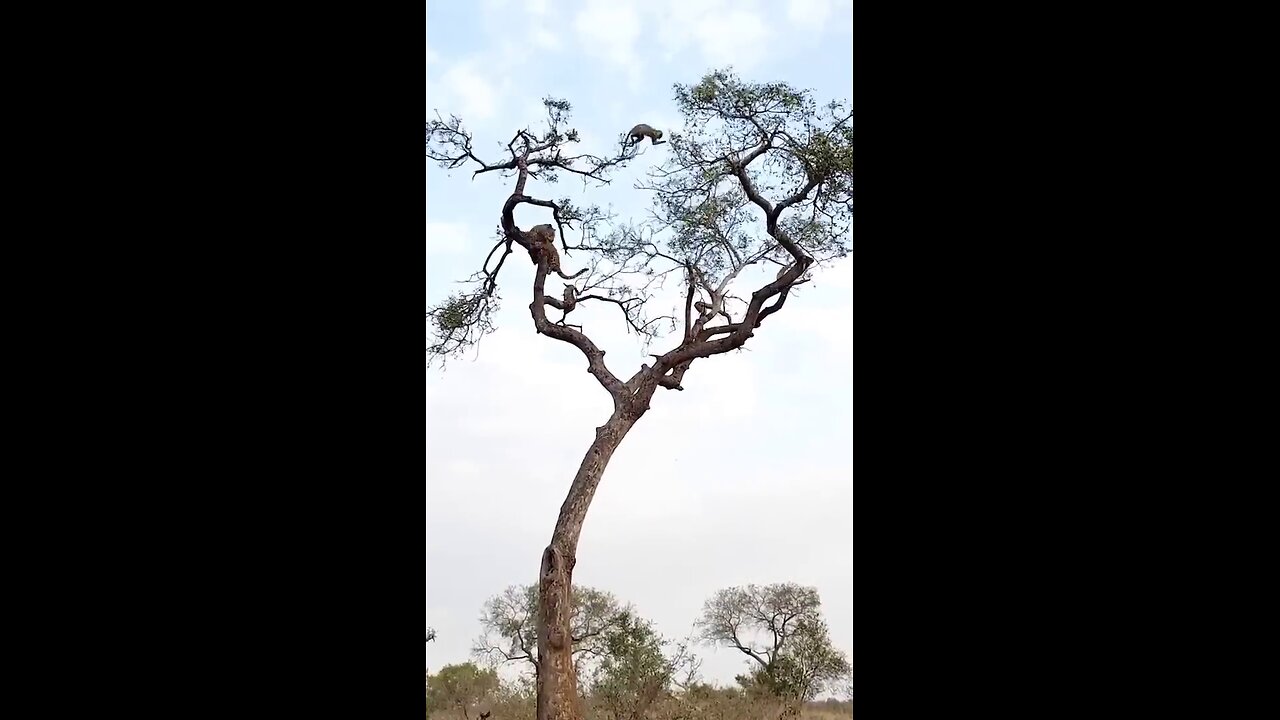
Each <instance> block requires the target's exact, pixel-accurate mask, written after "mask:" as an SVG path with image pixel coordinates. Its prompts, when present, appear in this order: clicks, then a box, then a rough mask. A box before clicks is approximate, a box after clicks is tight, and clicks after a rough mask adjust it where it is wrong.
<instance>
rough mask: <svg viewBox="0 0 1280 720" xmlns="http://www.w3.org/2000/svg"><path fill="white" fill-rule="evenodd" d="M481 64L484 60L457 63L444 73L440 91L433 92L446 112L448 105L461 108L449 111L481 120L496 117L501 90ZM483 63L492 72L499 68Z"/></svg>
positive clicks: (466, 117)
mask: <svg viewBox="0 0 1280 720" xmlns="http://www.w3.org/2000/svg"><path fill="white" fill-rule="evenodd" d="M478 65H481V64H480V63H477V62H474V61H469V60H468V61H462V62H459V63H455V64H454V65H452V66H450V67H449V69H448V70H445V71H444V73H443V74H442V75H441V76H440V82H439V84H438V88H439V91H440V92H438V93H437V92H433V93H432V95H433V97H432V101H433V102H435V104H436V106H437V107H440V108H441V109H442V112H444V110H443V109H444V108H446V107H448V108H457V109H456V110H453V109H450V110H449V111H448V112H454V113H456V114H458V115H460V116H461V117H462V118H463V119H464V120H470V121H474V122H477V123H479V122H484V121H486V120H489V119H490V118H493V117H494V115H495V114H496V113H497V111H498V106H499V103H500V96H499V90H498V88H497V87H495V84H494V83H493V82H491V81H490V79H489V78H487V77H485V75H484V73H483V72H482V71H480V70H479V69H478V68H477V66H478ZM483 66H485V67H488V68H489V71H490V72H494V71H495V70H494V69H493V68H492V66H491V65H489V64H488V63H484V64H483Z"/></svg>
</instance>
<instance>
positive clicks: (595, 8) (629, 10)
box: [573, 0, 641, 79]
mask: <svg viewBox="0 0 1280 720" xmlns="http://www.w3.org/2000/svg"><path fill="white" fill-rule="evenodd" d="M640 23H641V17H640V14H639V13H637V12H636V10H635V6H634V5H633V4H630V3H620V2H617V0H587V2H586V4H585V5H584V6H583V8H582V10H581V11H579V12H578V14H577V16H576V17H575V18H574V20H573V28H574V30H575V31H576V32H577V35H578V42H579V44H580V45H581V47H582V49H583V50H584V51H585V52H586V53H587V54H589V55H593V56H595V57H599V58H601V59H604V60H607V61H609V62H612V63H615V64H617V65H620V66H622V67H624V68H625V69H626V70H627V72H628V75H629V77H630V78H632V79H636V78H638V77H639V73H640V59H639V58H638V57H637V56H636V52H635V41H636V38H638V37H640Z"/></svg>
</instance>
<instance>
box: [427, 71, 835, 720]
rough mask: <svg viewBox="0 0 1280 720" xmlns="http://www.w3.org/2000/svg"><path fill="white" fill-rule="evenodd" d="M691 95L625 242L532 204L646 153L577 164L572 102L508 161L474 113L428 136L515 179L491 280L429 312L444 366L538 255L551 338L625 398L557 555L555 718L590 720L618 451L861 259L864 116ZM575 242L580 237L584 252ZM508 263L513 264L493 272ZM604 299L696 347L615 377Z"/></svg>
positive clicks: (639, 328) (545, 570)
mask: <svg viewBox="0 0 1280 720" xmlns="http://www.w3.org/2000/svg"><path fill="white" fill-rule="evenodd" d="M674 95H675V101H676V104H677V105H678V107H679V109H680V111H681V113H682V114H683V115H684V132H683V133H680V132H674V131H673V132H671V133H670V137H669V139H668V142H667V143H666V144H665V145H663V146H661V147H662V148H663V150H662V152H663V153H664V155H663V156H664V157H665V158H666V160H665V161H664V162H663V163H662V165H661V166H660V167H659V168H657V169H655V170H654V171H652V172H651V173H650V176H649V177H650V181H651V182H650V183H649V184H648V185H644V186H642V189H648V190H650V191H652V192H653V194H654V212H653V218H652V221H647V222H644V223H641V224H639V225H634V224H630V225H624V226H618V227H615V228H612V229H607V228H605V227H604V226H605V224H606V222H607V221H608V220H610V219H611V218H608V217H606V216H605V215H604V214H603V213H601V212H600V211H599V209H598V208H594V207H592V208H588V209H585V210H580V209H578V208H576V207H574V206H573V205H572V204H571V203H570V202H569V201H568V200H567V199H566V200H560V201H551V200H545V199H539V198H535V197H532V196H531V195H526V194H525V190H526V187H527V184H528V181H529V179H530V178H533V179H535V180H541V181H543V182H555V181H556V180H557V179H558V178H559V177H560V176H561V175H564V174H573V175H577V176H579V177H580V178H581V179H582V181H583V183H584V187H585V186H586V184H587V183H588V182H590V181H595V182H608V176H609V175H610V173H612V172H613V171H614V170H616V169H618V168H619V167H622V166H623V165H624V164H626V163H627V162H629V161H630V160H632V159H634V158H635V157H636V155H637V153H639V152H640V151H641V150H640V148H641V147H642V146H640V145H635V146H632V145H629V144H627V142H626V140H625V138H623V137H622V136H620V137H619V146H618V149H617V152H616V154H615V155H614V156H612V157H608V158H602V157H596V156H593V155H589V154H577V155H574V154H572V151H570V150H568V148H569V147H570V146H571V145H572V144H573V143H575V142H576V141H577V131H576V130H574V129H573V128H570V127H568V126H567V125H568V118H569V113H570V110H571V107H570V105H569V103H568V102H566V101H564V100H558V99H552V98H548V99H546V100H544V106H545V108H546V112H547V122H546V128H545V130H541V131H539V132H534V131H532V130H531V129H529V128H522V129H520V130H517V131H516V133H515V134H514V136H513V137H512V138H511V140H510V142H508V143H507V145H506V151H507V154H508V155H509V156H510V157H509V159H506V158H504V159H503V160H501V161H494V162H488V161H486V160H484V159H482V158H480V157H479V156H477V155H476V154H475V149H474V146H473V141H472V137H471V135H470V133H468V132H467V131H466V129H465V128H464V127H463V124H462V121H461V119H460V118H458V117H456V116H450V117H449V119H448V120H446V119H444V118H443V117H439V116H437V119H436V120H434V121H430V122H428V123H427V126H426V147H427V157H428V158H430V159H432V160H434V161H436V162H438V163H439V164H440V165H441V166H442V167H445V168H459V167H462V166H464V165H467V166H474V167H476V169H475V170H474V172H473V174H472V178H473V179H474V178H475V177H476V176H478V175H480V174H482V173H490V172H499V173H502V174H503V175H504V176H507V177H512V176H514V178H515V186H514V188H513V190H512V193H511V195H510V196H509V197H508V198H507V200H506V202H505V203H504V204H503V207H502V210H501V213H500V222H499V231H498V237H497V239H496V242H495V243H494V245H493V247H492V248H491V249H490V250H489V252H488V254H487V256H486V257H485V260H484V263H483V265H482V266H481V268H480V270H479V271H478V272H477V273H475V274H474V275H472V276H471V278H470V280H469V282H468V283H466V284H464V289H463V290H462V291H459V292H458V293H455V294H454V295H452V296H450V297H449V298H448V299H446V300H445V302H443V303H441V304H440V305H438V306H436V307H434V308H431V309H430V310H429V311H428V313H427V318H428V321H429V328H430V331H431V333H432V339H431V340H430V341H429V346H428V348H427V351H428V354H429V359H430V360H441V361H443V359H444V358H447V357H452V356H455V355H457V354H458V353H460V352H462V351H463V350H465V349H467V348H468V347H470V346H472V345H474V344H475V343H477V342H479V341H480V339H481V338H482V337H483V336H484V335H485V334H486V333H488V332H491V331H492V329H493V326H492V323H491V318H492V313H493V311H494V309H496V302H497V300H498V296H497V293H496V291H497V280H498V275H499V272H500V271H501V269H502V267H503V264H504V262H505V261H506V259H507V257H509V256H510V255H511V254H512V252H513V245H520V246H521V247H522V248H523V249H524V250H525V251H526V252H527V253H528V254H529V257H530V259H531V260H532V261H533V262H535V263H536V266H537V267H536V270H535V272H534V277H533V297H532V301H531V302H530V304H529V312H530V315H531V317H532V319H533V325H534V328H535V329H536V331H537V332H538V333H540V334H542V335H546V336H547V337H550V338H553V339H555V340H557V341H560V342H564V343H567V344H569V345H571V346H573V347H575V348H577V349H578V350H579V351H580V352H581V353H582V354H583V357H584V358H585V359H586V361H587V371H588V372H589V373H590V374H591V375H592V376H593V377H594V378H595V379H596V381H597V382H598V383H599V384H600V386H601V387H602V388H603V389H604V390H605V391H606V392H608V393H609V395H610V397H611V398H612V400H613V412H612V414H611V415H610V416H609V418H608V419H607V420H606V421H605V423H604V424H603V425H601V426H599V427H597V428H596V435H595V440H594V441H593V442H592V443H591V446H590V447H589V448H588V449H587V452H586V454H585V455H584V457H583V459H582V463H581V465H580V466H579V468H578V471H577V473H576V474H575V476H574V479H573V482H572V484H571V485H570V488H569V492H568V495H567V497H566V498H565V501H564V504H563V505H562V506H561V509H560V513H559V517H558V518H557V520H556V524H555V528H554V530H553V532H552V535H551V540H550V543H549V544H548V545H547V547H546V549H545V550H544V551H543V553H542V559H541V563H540V568H539V593H538V602H539V605H538V631H537V660H538V663H537V664H538V676H537V684H538V687H537V703H538V710H537V717H538V720H581V718H582V707H581V700H580V698H579V695H578V682H577V677H576V674H575V663H574V658H573V642H572V629H571V620H572V602H571V599H570V588H571V587H572V575H573V567H574V564H575V563H576V562H577V557H576V555H577V548H578V538H579V536H580V534H581V532H582V524H583V522H584V520H585V518H586V513H587V510H588V508H589V506H590V504H591V500H592V498H593V496H594V495H595V491H596V488H597V486H598V485H599V483H600V479H601V477H602V475H603V473H604V470H605V468H606V466H607V465H608V463H609V459H610V458H611V457H612V456H613V453H614V451H615V450H616V449H617V448H618V445H619V444H620V443H621V442H622V440H623V438H624V437H626V435H627V433H628V432H629V431H630V430H631V428H632V427H634V425H635V424H636V422H638V421H639V420H640V418H641V417H643V416H644V414H645V413H646V412H647V411H648V410H649V406H650V401H651V399H652V397H653V395H654V394H655V393H656V392H657V389H658V388H659V387H661V388H665V389H668V390H683V389H684V388H683V386H682V384H681V383H682V381H683V378H684V376H685V374H686V373H687V372H688V370H689V368H690V367H691V366H692V364H693V362H694V361H696V360H699V359H701V358H706V357H711V356H713V355H719V354H723V353H726V352H730V351H733V350H737V349H739V348H741V347H743V345H744V344H745V343H746V342H747V340H748V339H750V338H751V337H752V336H753V335H754V333H755V332H756V330H758V329H759V328H760V327H761V324H762V323H763V322H764V321H765V319H767V318H768V317H770V316H771V315H773V314H775V313H777V312H779V311H780V310H782V308H783V306H784V304H785V303H786V300H787V298H788V297H789V295H790V294H792V292H793V290H794V288H795V287H796V286H797V285H799V284H801V283H803V282H806V281H807V279H808V277H809V272H810V270H811V268H812V267H813V266H815V265H821V264H824V263H827V262H829V261H831V260H834V259H836V258H840V257H844V256H845V255H846V254H847V253H848V251H849V248H850V245H851V236H852V229H851V223H852V214H853V196H852V181H853V149H852V140H853V118H852V114H851V113H850V112H849V111H848V109H847V106H845V105H844V104H843V103H840V102H831V103H827V104H826V105H823V106H821V107H819V106H818V105H817V104H816V103H815V102H814V100H813V99H812V98H811V97H810V94H809V93H808V92H807V91H802V90H797V89H795V88H792V87H791V86H789V85H787V84H785V83H768V84H754V83H746V82H743V81H742V80H740V79H739V78H738V77H737V76H736V75H734V74H733V72H732V71H731V70H727V69H726V70H722V71H717V72H713V73H710V74H708V75H706V76H704V77H703V78H702V80H701V81H700V82H698V83H696V84H693V85H676V86H675V87H674ZM664 139H666V138H664ZM646 151H647V150H646ZM521 204H528V205H533V206H535V207H542V208H546V209H547V210H549V211H550V215H551V220H553V221H554V223H555V227H556V229H557V230H558V233H557V239H558V241H559V243H560V246H561V252H560V253H559V254H560V259H561V263H562V265H565V266H567V267H566V269H568V270H570V272H572V269H573V268H576V267H580V265H579V264H577V263H579V262H580V261H579V260H578V259H577V256H573V255H571V251H574V250H577V251H580V252H585V253H586V255H587V258H588V259H589V262H588V263H587V267H586V268H585V269H586V270H587V274H586V276H585V277H582V278H581V279H578V280H576V281H575V288H576V290H575V292H574V293H572V294H571V293H569V292H568V291H566V292H565V293H564V294H563V296H562V297H553V296H550V295H547V294H546V292H545V285H546V278H547V273H548V272H549V271H550V269H551V268H550V267H549V265H548V262H549V255H550V253H548V252H538V251H537V250H536V248H535V247H534V242H533V237H534V236H533V235H532V234H529V233H526V232H525V231H523V230H521V229H520V228H519V227H517V226H516V224H515V220H514V214H513V213H514V210H515V208H516V207H518V206H519V205H521ZM575 222H576V223H578V226H579V227H578V228H574V227H573V224H574V223H575ZM566 229H569V230H575V232H577V233H578V235H579V238H578V239H577V240H576V241H575V242H574V243H573V244H570V242H569V238H568V237H567V236H566V232H565V231H566ZM499 249H502V250H503V252H502V253H501V255H500V256H498V259H497V261H496V263H494V264H493V266H492V267H491V266H490V263H491V261H492V260H493V258H494V256H495V254H497V253H498V250H499ZM571 258H572V262H573V263H574V264H573V265H569V263H570V262H571ZM756 265H760V266H763V267H766V268H769V269H776V270H777V272H776V273H775V272H766V273H765V278H763V279H760V281H761V284H760V286H759V287H758V288H757V289H755V290H754V291H751V292H750V294H749V295H748V296H747V297H745V298H743V297H739V296H737V295H734V294H733V293H732V291H733V289H734V286H733V284H734V282H735V281H738V280H741V279H742V276H743V271H744V270H747V269H748V268H749V267H751V266H756ZM668 277H674V278H678V279H679V280H680V283H681V287H682V288H683V295H684V297H683V302H682V303H681V304H680V305H679V306H677V308H678V309H677V310H676V312H675V313H673V314H671V315H663V316H658V317H654V318H649V317H648V313H647V310H646V306H647V304H648V302H649V300H650V299H651V298H652V297H653V295H652V292H653V289H654V286H655V283H659V282H661V281H663V280H664V279H666V278H668ZM579 283H580V284H581V287H577V284H579ZM587 302H598V303H605V304H610V305H613V306H615V307H616V308H617V312H619V313H621V315H622V317H623V319H624V320H625V322H626V323H627V325H628V327H630V328H631V329H632V330H634V331H635V332H637V333H639V334H640V335H642V336H644V337H645V338H646V339H650V340H651V339H656V337H657V336H658V335H659V334H661V333H662V332H663V331H665V330H669V331H671V332H678V336H677V339H676V340H675V341H674V343H673V346H672V347H671V348H670V349H669V350H667V351H666V352H665V353H663V354H660V355H658V354H655V355H653V356H652V357H653V358H654V361H653V364H652V365H649V364H647V363H646V364H642V365H641V366H640V368H639V370H637V371H636V372H635V373H634V374H633V375H631V377H630V378H628V379H627V380H625V381H624V380H622V379H621V378H619V377H618V376H617V375H615V374H614V373H613V371H612V370H610V369H609V368H608V367H607V366H606V365H605V362H604V351H603V350H601V349H600V348H599V347H598V346H597V345H596V344H595V342H593V341H592V340H591V338H590V337H588V336H587V335H586V334H585V332H584V330H583V328H582V327H581V326H576V325H570V324H568V323H567V318H568V314H569V313H571V312H572V311H573V310H574V309H575V308H576V307H577V306H578V305H579V304H582V303H587ZM547 307H552V308H555V309H557V310H560V311H561V313H562V315H561V317H560V319H558V320H556V321H552V320H550V319H548V318H547ZM695 311H696V312H695ZM676 313H678V314H676ZM664 321H665V322H664ZM534 427H536V426H534ZM694 429H695V428H690V430H691V431H693V430H694Z"/></svg>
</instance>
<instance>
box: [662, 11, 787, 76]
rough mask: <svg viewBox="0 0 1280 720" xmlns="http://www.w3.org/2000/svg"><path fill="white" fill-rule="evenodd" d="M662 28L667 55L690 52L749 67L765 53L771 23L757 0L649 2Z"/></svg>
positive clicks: (712, 61) (709, 60)
mask: <svg viewBox="0 0 1280 720" xmlns="http://www.w3.org/2000/svg"><path fill="white" fill-rule="evenodd" d="M646 7H647V8H648V12H649V14H650V15H651V16H652V20H653V21H654V23H656V24H657V25H658V26H659V27H661V28H662V30H663V31H662V32H661V33H660V34H658V35H657V42H658V45H659V46H660V47H661V48H662V49H663V51H664V55H665V59H666V60H667V61H671V60H673V59H674V58H675V56H676V55H678V54H680V53H683V52H686V51H687V52H690V53H693V54H695V55H698V56H699V61H700V62H703V63H710V64H713V65H726V64H731V65H734V66H735V67H737V68H738V69H747V68H750V67H752V66H754V65H755V64H757V63H758V62H759V60H761V59H762V58H763V57H764V53H765V51H766V50H767V47H768V43H767V38H768V34H769V33H768V23H767V22H766V20H765V17H764V14H763V11H762V10H761V9H760V6H759V4H758V3H756V2H754V1H753V0H737V1H735V2H730V1H729V0H656V1H655V2H651V3H648V4H647V5H646Z"/></svg>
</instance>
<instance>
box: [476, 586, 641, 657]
mask: <svg viewBox="0 0 1280 720" xmlns="http://www.w3.org/2000/svg"><path fill="white" fill-rule="evenodd" d="M570 605H571V612H570V617H569V636H570V639H571V641H572V643H573V647H572V653H571V654H572V656H573V659H574V664H575V670H578V669H581V667H582V661H583V660H584V659H586V658H596V659H598V658H601V657H604V656H605V655H606V654H607V652H608V650H607V647H606V640H605V633H606V632H607V631H608V630H609V629H610V628H612V627H613V626H615V625H616V624H617V623H619V622H621V620H622V618H623V617H624V615H627V614H628V608H624V607H622V606H621V604H620V603H619V602H618V599H617V598H615V597H614V596H613V595H612V594H610V593H607V592H604V591H602V590H597V589H595V588H590V587H583V586H579V585H575V586H574V587H573V593H572V597H571V598H570ZM537 618H538V586H537V585H536V584H534V585H523V586H520V585H512V586H511V587H509V588H507V589H506V590H504V591H502V592H501V593H499V594H498V595H495V596H493V597H491V598H489V599H488V600H487V601H485V604H484V609H483V610H482V611H481V614H480V627H481V629H482V634H481V635H480V637H479V638H477V639H476V642H475V644H474V645H473V646H472V648H471V652H472V655H473V656H474V657H476V658H478V659H481V660H483V661H485V662H488V663H491V664H494V665H498V664H503V663H507V662H523V663H527V664H528V668H529V670H531V671H532V672H533V673H534V674H535V677H536V675H537V672H538V666H539V663H538V623H537Z"/></svg>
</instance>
